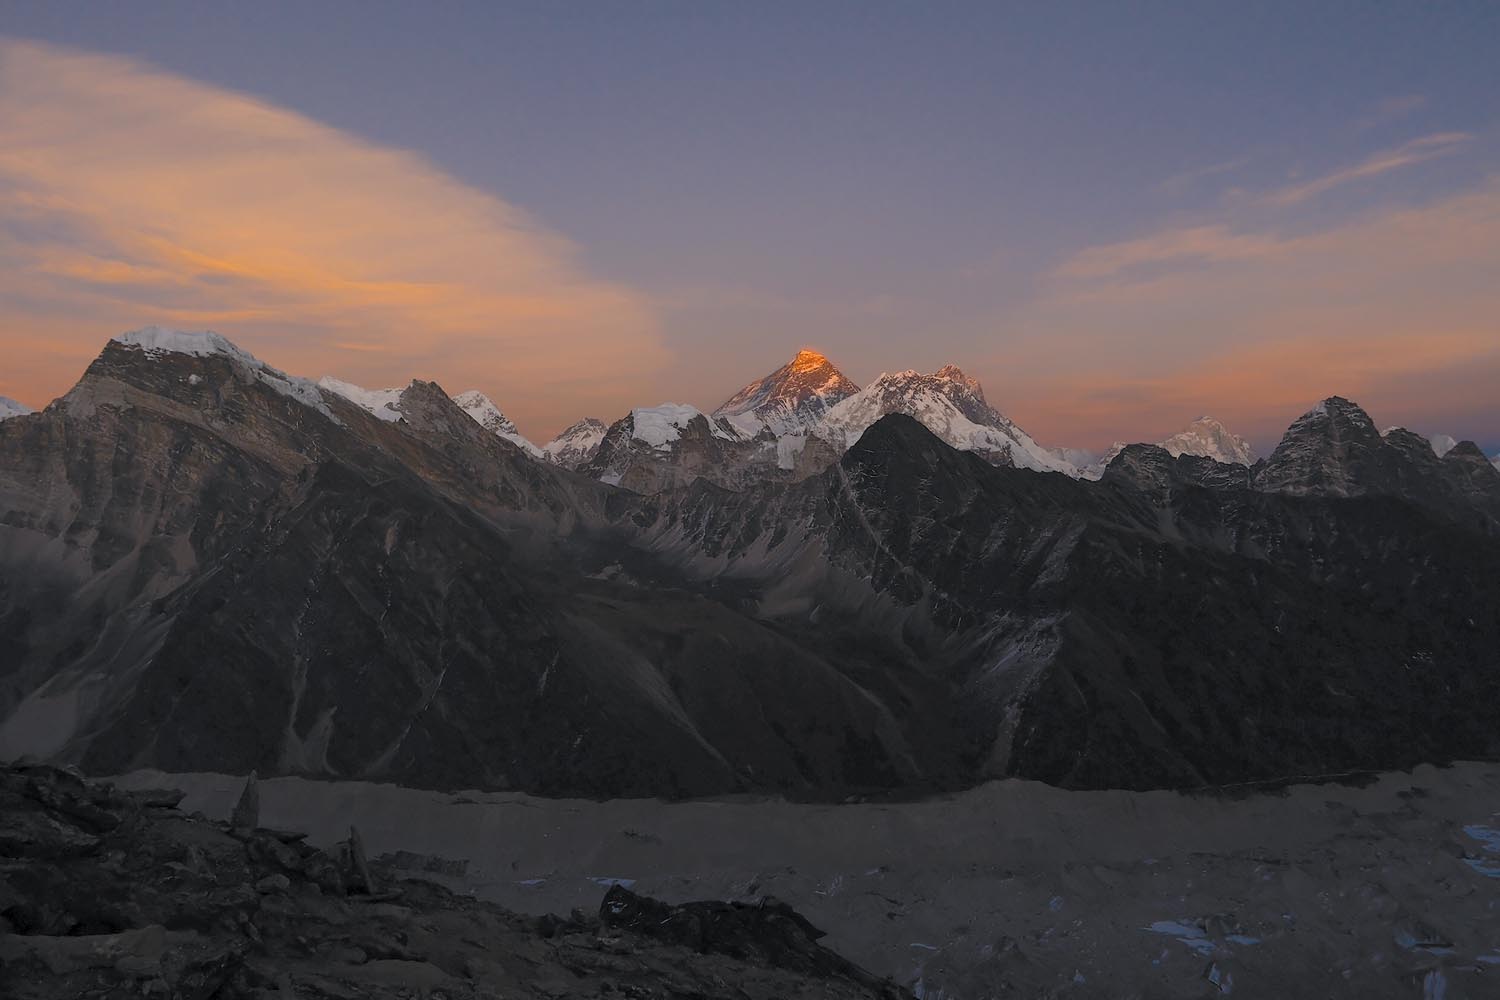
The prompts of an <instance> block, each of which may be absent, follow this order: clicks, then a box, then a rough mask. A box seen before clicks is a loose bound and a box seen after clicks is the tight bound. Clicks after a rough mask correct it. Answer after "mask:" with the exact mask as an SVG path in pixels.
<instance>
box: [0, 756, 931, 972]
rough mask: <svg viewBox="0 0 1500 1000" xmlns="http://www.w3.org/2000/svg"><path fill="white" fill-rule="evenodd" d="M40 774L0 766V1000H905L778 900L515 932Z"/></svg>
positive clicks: (477, 906) (666, 909) (485, 909)
mask: <svg viewBox="0 0 1500 1000" xmlns="http://www.w3.org/2000/svg"><path fill="white" fill-rule="evenodd" d="M181 799H182V794H181V793H180V792H168V791H122V790H119V789H116V788H114V787H112V786H110V785H105V784H98V783H93V782H89V781H86V780H84V779H82V778H81V777H79V776H78V775H77V774H76V773H74V772H72V771H69V770H65V769H59V768H54V767H49V766H32V767H26V766H18V767H7V768H5V769H3V770H0V996H4V997H7V998H12V1000H32V998H64V997H66V998H70V1000H71V998H83V997H111V998H114V997H127V996H155V997H171V998H174V1000H176V998H183V1000H207V998H214V997H223V998H228V997H256V996H259V997H272V998H276V1000H291V998H303V1000H308V998H325V997H326V998H352V997H372V998H396V997H402V998H407V997H424V998H425V997H431V998H452V1000H458V998H470V997H473V998H481V997H553V998H556V997H627V998H646V997H661V998H670V997H682V998H689V997H721V996H733V997H743V998H758V997H766V998H771V997H787V998H795V997H815V996H816V997H890V998H896V997H901V996H906V995H907V994H906V993H904V992H903V991H901V990H899V989H897V988H896V987H894V986H892V985H891V984H890V983H889V982H887V981H881V980H877V979H875V978H874V977H872V976H870V975H868V974H866V973H864V972H862V971H861V970H860V969H858V968H856V967H855V966H853V965H852V964H851V963H849V962H847V961H845V960H844V959H842V958H840V957H839V956H837V955H835V954H834V953H833V952H831V951H829V950H827V949H826V948H823V947H821V946H819V945H818V944H817V943H816V940H817V938H819V937H821V936H822V933H821V932H820V931H818V930H817V929H816V928H814V927H813V926H812V925H811V924H809V923H808V922H807V921H806V920H805V919H803V918H802V917H800V916H799V915H798V914H796V913H795V912H794V911H792V910H791V909H790V908H789V907H787V906H785V905H784V904H780V903H777V902H775V901H774V900H764V901H762V903H761V904H760V905H741V904H730V903H688V904H684V905H680V906H669V905H667V904H665V903H659V902H657V901H655V900H651V899H647V898H644V897H641V896H637V895H635V894H633V893H630V892H628V891H627V890H625V889H624V888H621V887H619V886H616V887H613V888H611V889H610V890H609V892H608V894H607V895H606V896H605V898H604V900H603V903H602V905H601V906H600V908H599V911H598V913H597V914H586V913H583V912H581V911H576V910H575V911H574V913H573V915H572V917H571V918H568V919H560V918H556V917H542V918H539V919H538V918H529V917H522V916H519V915H517V914H514V913H511V912H509V911H507V910H503V909H501V908H499V907H498V906H495V905H492V904H488V903H484V902H480V901H477V900H474V899H469V898H466V897H462V896H458V895H455V894H453V893H452V892H450V891H448V890H447V889H444V888H442V887H440V886H437V885H434V884H430V883H426V882H420V881H409V880H407V881H401V882H399V883H398V882H396V881H394V880H392V879H391V878H390V877H389V874H390V873H389V872H387V871H385V870H384V869H382V868H381V866H380V865H379V864H378V863H375V864H371V863H368V862H366V860H365V857H364V852H363V848H362V846H361V844H360V838H359V836H358V834H357V832H356V831H351V836H350V839H349V841H348V842H346V843H345V844H344V845H341V849H340V851H339V853H338V856H334V855H332V854H329V853H325V852H323V851H321V850H318V849H317V848H314V847H311V846H309V845H308V844H306V843H305V842H303V839H302V835H301V834H297V833H290V832H283V831H276V830H269V829H264V828H258V827H256V826H255V825H254V819H255V813H256V807H255V803H254V801H253V796H250V797H248V798H247V800H245V801H242V803H241V808H239V809H237V810H236V813H235V815H234V817H233V819H232V820H231V822H228V823H217V822H211V821H209V820H207V819H205V818H204V817H203V816H202V815H199V814H195V815H192V816H189V815H185V814H184V813H182V812H181V811H179V810H178V809H177V805H178V803H179V802H180V801H181Z"/></svg>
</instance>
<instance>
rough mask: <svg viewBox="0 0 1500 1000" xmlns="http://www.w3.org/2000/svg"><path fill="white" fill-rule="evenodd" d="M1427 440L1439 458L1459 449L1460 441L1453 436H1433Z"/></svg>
mask: <svg viewBox="0 0 1500 1000" xmlns="http://www.w3.org/2000/svg"><path fill="white" fill-rule="evenodd" d="M1427 440H1428V441H1430V442H1431V443H1432V450H1433V452H1434V453H1436V455H1437V457H1438V458H1442V457H1443V456H1444V455H1446V454H1448V452H1450V451H1452V450H1453V449H1454V448H1457V447H1458V440H1457V439H1456V438H1454V437H1453V435H1451V434H1432V435H1429V436H1428V438H1427Z"/></svg>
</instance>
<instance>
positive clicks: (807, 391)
mask: <svg viewBox="0 0 1500 1000" xmlns="http://www.w3.org/2000/svg"><path fill="white" fill-rule="evenodd" d="M858 391H859V386H857V385H855V384H854V383H853V382H851V381H849V380H848V379H847V378H845V377H844V374H843V372H841V371H839V370H838V369H837V368H835V367H834V366H833V363H832V362H831V361H829V360H828V359H827V358H826V357H824V356H823V355H821V354H819V353H818V352H817V351H810V350H806V349H804V350H801V351H798V352H797V355H796V357H794V358H792V360H791V361H790V362H788V363H787V364H785V365H782V366H781V367H780V368H778V369H776V370H775V371H774V372H772V373H771V374H769V375H767V376H765V377H764V378H759V379H756V380H755V381H754V382H751V383H750V384H749V385H747V386H745V387H744V388H743V389H741V390H740V391H739V392H737V393H735V394H734V395H733V396H731V397H729V399H728V400H726V401H725V402H724V403H723V404H722V405H720V406H719V407H718V408H717V409H715V410H714V412H713V416H715V417H723V418H725V419H727V420H728V421H729V422H730V423H732V424H733V425H734V426H735V427H736V428H737V429H738V430H740V431H742V432H744V433H745V434H747V435H749V436H751V437H754V436H755V435H756V434H758V433H760V431H761V429H762V428H769V429H770V431H771V433H773V434H775V435H777V436H778V437H780V436H781V435H784V434H795V433H799V432H802V431H805V430H807V428H808V427H810V426H811V425H812V424H814V423H816V422H817V421H818V420H819V419H821V418H822V416H823V415H824V414H825V413H827V412H828V410H829V409H831V408H832V407H833V406H834V405H835V404H837V403H838V402H840V401H841V400H843V399H847V398H848V397H849V396H852V395H853V394H854V393H856V392H858Z"/></svg>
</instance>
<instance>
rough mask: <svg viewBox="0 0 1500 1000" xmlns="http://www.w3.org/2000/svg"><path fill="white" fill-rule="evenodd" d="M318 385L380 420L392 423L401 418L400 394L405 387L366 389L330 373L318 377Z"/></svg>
mask: <svg viewBox="0 0 1500 1000" xmlns="http://www.w3.org/2000/svg"><path fill="white" fill-rule="evenodd" d="M318 385H319V386H321V387H322V388H324V389H327V390H328V391H329V392H331V393H333V394H335V395H337V396H343V397H344V398H345V399H347V400H348V401H349V402H351V403H353V404H354V405H355V406H358V407H360V408H361V409H364V410H368V411H369V412H371V413H373V414H374V415H375V416H377V417H379V418H380V419H381V420H388V421H390V422H392V423H394V422H396V421H397V420H400V419H401V406H400V403H401V394H402V393H403V392H405V391H406V390H405V389H366V388H363V387H361V386H357V385H355V384H354V383H353V382H345V381H344V380H343V379H337V378H334V377H333V376H332V375H324V376H323V377H322V378H320V379H318Z"/></svg>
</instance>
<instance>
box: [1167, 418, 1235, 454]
mask: <svg viewBox="0 0 1500 1000" xmlns="http://www.w3.org/2000/svg"><path fill="white" fill-rule="evenodd" d="M1161 447H1163V448H1165V449H1166V450H1167V451H1168V453H1170V454H1171V455H1172V457H1173V458H1176V457H1178V456H1180V455H1198V456H1200V457H1202V458H1211V459H1213V460H1214V461H1215V462H1223V463H1225V464H1226V465H1254V464H1255V449H1254V448H1252V447H1251V446H1250V442H1249V441H1246V440H1245V439H1244V438H1242V437H1240V436H1239V435H1238V434H1235V433H1233V432H1232V431H1230V430H1229V428H1227V427H1225V426H1224V425H1223V424H1221V423H1219V421H1217V420H1215V419H1214V418H1213V417H1209V416H1203V417H1199V418H1198V419H1197V420H1194V421H1193V422H1192V423H1190V424H1188V425H1187V427H1186V428H1185V429H1183V430H1181V431H1178V432H1177V433H1176V434H1173V435H1172V436H1171V437H1169V438H1167V439H1166V440H1165V441H1162V442H1161Z"/></svg>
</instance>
